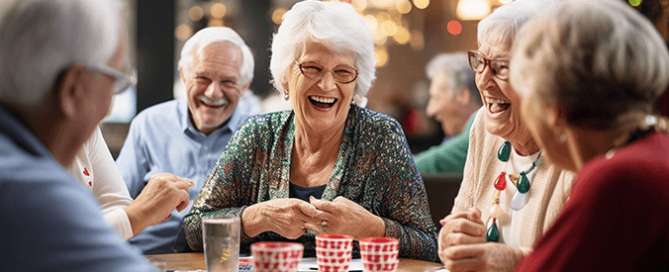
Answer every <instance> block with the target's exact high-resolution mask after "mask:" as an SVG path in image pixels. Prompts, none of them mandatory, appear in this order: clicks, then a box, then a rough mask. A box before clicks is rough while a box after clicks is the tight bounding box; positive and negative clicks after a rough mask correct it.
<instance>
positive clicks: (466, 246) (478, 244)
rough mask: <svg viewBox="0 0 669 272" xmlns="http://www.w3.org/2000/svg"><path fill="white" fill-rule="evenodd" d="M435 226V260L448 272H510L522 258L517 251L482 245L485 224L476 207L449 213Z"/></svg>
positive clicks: (497, 245)
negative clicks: (439, 261)
mask: <svg viewBox="0 0 669 272" xmlns="http://www.w3.org/2000/svg"><path fill="white" fill-rule="evenodd" d="M439 223H440V224H441V225H442V228H441V231H440V232H439V258H440V259H441V262H442V263H444V267H446V268H447V269H448V270H449V271H451V272H457V271H513V270H514V269H515V267H516V265H517V263H518V261H520V259H521V258H522V256H523V253H522V251H521V250H520V249H518V248H513V247H510V246H507V245H505V244H501V243H493V242H490V243H489V242H486V232H487V229H486V225H485V223H483V220H482V219H481V211H480V210H479V209H477V208H471V209H469V210H468V211H464V212H457V213H453V214H450V215H448V216H446V217H445V218H444V219H442V220H440V221H439Z"/></svg>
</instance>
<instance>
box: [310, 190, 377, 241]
mask: <svg viewBox="0 0 669 272" xmlns="http://www.w3.org/2000/svg"><path fill="white" fill-rule="evenodd" d="M310 199H311V204H313V205H314V207H316V209H318V210H319V211H318V214H317V215H316V216H315V217H316V218H317V219H318V220H319V221H321V220H322V221H325V222H326V225H325V227H322V226H321V225H320V224H319V225H317V226H316V228H310V229H311V230H313V231H315V232H317V233H323V231H325V232H326V233H336V234H346V235H350V236H353V239H355V240H360V239H363V238H366V237H382V236H384V235H385V231H386V227H385V223H384V222H383V219H381V218H380V217H378V216H376V215H374V214H372V213H370V212H369V211H368V210H367V209H365V208H363V207H362V206H360V205H358V204H357V203H355V202H353V201H351V200H348V199H347V198H344V197H341V196H339V197H337V198H335V199H334V200H333V201H332V202H329V201H325V200H319V199H316V198H314V197H311V198H310Z"/></svg>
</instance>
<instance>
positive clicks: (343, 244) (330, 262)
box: [316, 233, 353, 272]
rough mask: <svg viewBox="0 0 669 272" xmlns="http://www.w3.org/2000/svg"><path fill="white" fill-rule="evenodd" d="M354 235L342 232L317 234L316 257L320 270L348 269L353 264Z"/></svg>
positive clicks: (325, 271) (337, 270)
mask: <svg viewBox="0 0 669 272" xmlns="http://www.w3.org/2000/svg"><path fill="white" fill-rule="evenodd" d="M352 250H353V237H351V236H348V235H340V234H327V233H323V234H319V235H316V257H317V262H318V270H319V271H320V272H344V271H348V266H349V265H350V264H351V251H352Z"/></svg>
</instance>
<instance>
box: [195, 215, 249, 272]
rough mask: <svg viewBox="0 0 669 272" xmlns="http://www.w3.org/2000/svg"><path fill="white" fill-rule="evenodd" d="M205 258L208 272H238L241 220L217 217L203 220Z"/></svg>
mask: <svg viewBox="0 0 669 272" xmlns="http://www.w3.org/2000/svg"><path fill="white" fill-rule="evenodd" d="M202 232H203V234H202V237H203V241H204V257H205V260H206V262H207V271H208V272H237V269H238V266H239V235H240V218H239V216H237V215H215V216H210V217H203V218H202Z"/></svg>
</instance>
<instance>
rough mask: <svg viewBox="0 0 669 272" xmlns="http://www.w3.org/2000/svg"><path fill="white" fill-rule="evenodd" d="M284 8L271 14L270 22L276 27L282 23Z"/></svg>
mask: <svg viewBox="0 0 669 272" xmlns="http://www.w3.org/2000/svg"><path fill="white" fill-rule="evenodd" d="M286 11H287V10H286V9H285V8H278V9H276V10H274V12H272V22H274V23H275V24H277V25H280V24H281V22H283V15H284V14H286Z"/></svg>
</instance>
